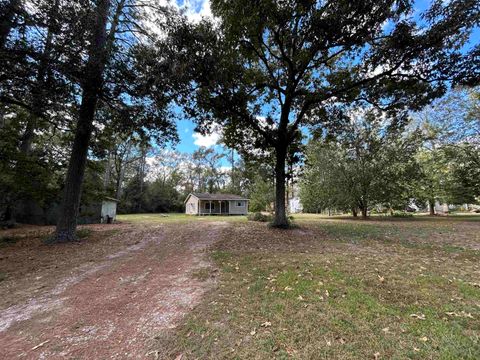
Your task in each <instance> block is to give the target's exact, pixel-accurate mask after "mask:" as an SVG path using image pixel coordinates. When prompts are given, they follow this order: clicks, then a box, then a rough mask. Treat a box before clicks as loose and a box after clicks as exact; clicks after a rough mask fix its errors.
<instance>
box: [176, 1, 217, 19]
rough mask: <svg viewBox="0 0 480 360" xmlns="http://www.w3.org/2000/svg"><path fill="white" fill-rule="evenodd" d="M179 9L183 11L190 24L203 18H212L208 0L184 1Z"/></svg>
mask: <svg viewBox="0 0 480 360" xmlns="http://www.w3.org/2000/svg"><path fill="white" fill-rule="evenodd" d="M179 8H180V10H183V11H185V15H186V16H187V17H188V19H189V20H190V21H192V22H199V21H201V20H202V18H204V17H205V18H213V15H212V9H211V7H210V0H185V1H184V3H183V5H182V6H180V7H179ZM197 9H198V11H197Z"/></svg>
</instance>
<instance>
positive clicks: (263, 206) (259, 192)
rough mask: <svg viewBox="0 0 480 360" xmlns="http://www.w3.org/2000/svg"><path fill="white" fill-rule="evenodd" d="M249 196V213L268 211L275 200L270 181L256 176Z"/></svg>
mask: <svg viewBox="0 0 480 360" xmlns="http://www.w3.org/2000/svg"><path fill="white" fill-rule="evenodd" d="M249 196H250V203H249V209H250V211H254V212H259V211H265V210H268V209H269V208H270V206H271V204H272V202H273V201H274V199H275V194H274V188H273V184H272V181H271V180H270V179H265V178H263V177H261V176H260V175H256V176H255V178H254V179H253V183H252V185H251V186H250V192H249Z"/></svg>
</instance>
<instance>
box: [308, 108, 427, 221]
mask: <svg viewBox="0 0 480 360" xmlns="http://www.w3.org/2000/svg"><path fill="white" fill-rule="evenodd" d="M384 115H385V114H382V113H378V112H376V111H373V110H371V109H370V110H368V111H367V112H365V113H364V114H363V116H359V117H357V118H352V119H351V122H350V123H349V124H348V125H345V126H344V128H343V130H342V131H341V132H338V133H337V135H336V136H335V137H334V138H333V137H331V138H327V139H318V140H315V139H314V140H312V141H311V142H310V143H309V144H308V146H307V166H306V167H305V171H304V176H303V179H302V180H301V185H300V189H301V191H300V196H301V199H302V204H303V205H304V208H305V209H306V211H311V212H319V211H322V210H324V209H339V210H344V211H350V210H353V211H355V209H360V210H363V212H364V214H366V211H367V209H368V208H370V207H372V206H373V205H375V204H381V205H384V206H386V207H388V208H394V209H403V208H405V207H406V205H407V204H408V202H409V199H410V198H411V197H412V194H413V192H412V188H413V184H414V182H415V180H416V178H417V177H418V166H417V164H416V162H415V158H414V155H415V154H416V152H417V150H418V148H419V146H420V145H421V137H420V136H419V134H418V133H417V132H416V131H413V132H406V131H405V130H404V129H405V127H404V125H405V123H406V121H407V119H404V118H400V119H398V118H392V119H386V118H385V117H384ZM402 121H403V125H402Z"/></svg>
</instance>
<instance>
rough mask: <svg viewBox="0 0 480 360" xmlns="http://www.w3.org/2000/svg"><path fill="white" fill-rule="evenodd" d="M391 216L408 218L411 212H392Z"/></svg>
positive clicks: (411, 215)
mask: <svg viewBox="0 0 480 360" xmlns="http://www.w3.org/2000/svg"><path fill="white" fill-rule="evenodd" d="M392 217H396V218H408V217H413V214H411V213H407V212H403V211H402V212H394V213H393V214H392Z"/></svg>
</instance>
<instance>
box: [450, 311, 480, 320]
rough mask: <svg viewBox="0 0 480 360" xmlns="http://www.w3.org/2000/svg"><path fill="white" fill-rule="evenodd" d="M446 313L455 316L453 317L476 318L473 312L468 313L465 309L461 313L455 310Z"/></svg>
mask: <svg viewBox="0 0 480 360" xmlns="http://www.w3.org/2000/svg"><path fill="white" fill-rule="evenodd" d="M445 314H446V315H448V316H453V317H463V318H469V319H474V317H473V315H472V314H471V313H467V312H465V311H464V310H462V311H461V312H459V313H457V312H455V311H447V312H446V313H445Z"/></svg>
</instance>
